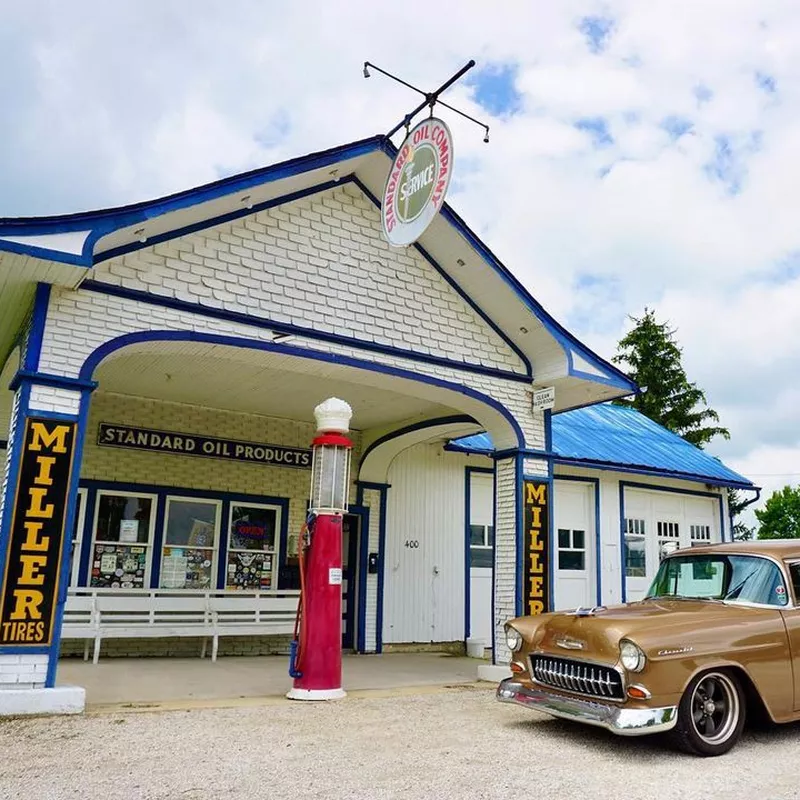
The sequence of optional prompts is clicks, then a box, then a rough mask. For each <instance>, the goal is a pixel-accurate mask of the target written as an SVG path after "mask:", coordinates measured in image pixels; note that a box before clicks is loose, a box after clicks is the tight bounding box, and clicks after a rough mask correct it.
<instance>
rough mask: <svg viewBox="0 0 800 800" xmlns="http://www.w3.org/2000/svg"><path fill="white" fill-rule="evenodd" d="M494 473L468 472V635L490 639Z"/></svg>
mask: <svg viewBox="0 0 800 800" xmlns="http://www.w3.org/2000/svg"><path fill="white" fill-rule="evenodd" d="M493 515H494V476H493V475H490V474H486V473H484V472H472V473H470V493H469V521H468V524H469V544H470V546H469V563H470V567H469V619H470V625H469V635H470V638H472V639H483V641H484V644H485V645H486V647H490V646H491V643H492V571H493V556H494V547H493V544H494V516H493Z"/></svg>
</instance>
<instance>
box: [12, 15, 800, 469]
mask: <svg viewBox="0 0 800 800" xmlns="http://www.w3.org/2000/svg"><path fill="white" fill-rule="evenodd" d="M453 8H454V7H453V5H452V4H439V5H436V4H430V3H428V2H424V1H423V0H409V2H407V3H405V4H404V5H403V6H402V7H398V6H396V5H390V4H375V3H364V2H361V1H360V0H359V1H357V2H356V1H355V0H353V1H352V2H347V3H325V2H322V0H318V1H317V2H297V3H292V4H275V3H269V4H264V3H260V2H257V0H232V1H231V2H229V3H225V4H219V3H215V2H211V0H198V2H195V3H192V4H187V3H184V2H179V0H162V2H160V3H158V4H156V5H153V4H142V3H133V2H129V3H101V2H99V0H76V2H74V3H70V4H57V3H52V2H44V0H42V1H41V2H31V3H28V4H18V5H16V6H14V7H13V8H10V9H8V10H7V12H6V16H5V19H4V26H3V29H2V30H0V47H2V48H3V51H4V56H5V59H6V61H7V69H6V72H7V74H15V75H16V76H17V78H16V79H15V81H13V82H6V83H5V84H3V87H2V88H0V101H1V102H2V103H3V108H4V115H3V118H2V119H0V140H1V141H2V145H3V146H2V148H0V174H3V176H4V181H3V186H2V188H0V213H4V214H9V215H16V214H28V213H57V212H64V211H72V210H79V209H82V208H86V207H90V206H92V207H98V206H105V205H111V204H116V203H121V202H132V201H136V200H141V199H145V198H147V197H153V196H157V195H159V194H163V193H166V192H170V191H176V190H179V189H183V188H186V187H187V186H189V185H194V184H199V183H203V182H205V181H208V180H210V179H213V178H215V177H217V176H218V175H220V174H229V173H232V172H236V171H240V170H245V169H249V168H252V167H254V166H257V165H260V164H267V163H271V162H273V161H276V160H279V159H282V158H287V157H289V156H292V155H299V154H303V153H306V152H310V151H312V150H318V149H322V148H325V147H330V146H333V145H336V144H341V143H343V142H346V141H351V140H353V139H356V138H360V137H363V136H368V135H372V134H375V133H379V132H383V131H385V130H387V129H388V128H390V127H391V126H392V125H393V124H394V123H395V122H396V121H398V120H399V119H400V118H401V117H402V115H403V113H405V111H406V110H408V109H410V108H411V107H412V106H413V105H414V104H415V103H416V102H417V97H416V96H415V95H414V94H413V93H411V92H409V91H407V90H405V89H403V88H401V87H398V86H397V85H395V84H393V83H392V82H390V81H388V80H387V79H385V78H383V77H381V76H379V75H377V74H376V75H374V77H373V78H371V79H370V80H368V81H365V80H364V79H363V78H362V77H361V63H362V62H363V61H364V60H366V59H369V60H372V61H375V62H376V63H378V64H379V65H381V66H383V67H385V68H387V69H389V70H392V71H397V72H399V73H400V74H402V76H403V77H404V78H406V79H407V80H409V81H411V82H412V83H416V84H418V85H420V86H422V87H424V88H432V87H433V86H435V85H436V84H437V83H438V82H439V81H441V80H442V79H443V78H445V77H446V76H447V75H449V74H450V73H451V72H452V71H453V70H454V69H456V68H457V67H458V66H460V65H461V64H462V63H464V62H465V61H466V60H467V59H468V58H470V57H475V58H476V59H477V60H478V62H479V64H488V63H492V62H494V63H510V64H513V65H516V67H517V71H518V82H517V88H518V90H519V92H520V93H521V100H522V103H521V108H522V110H521V112H520V113H518V114H516V115H514V116H511V117H508V118H503V119H499V118H498V119H490V118H489V115H488V114H487V112H485V111H484V110H483V109H481V108H479V107H477V106H476V105H475V103H474V102H473V101H472V99H471V93H470V89H469V88H468V87H467V86H466V85H465V84H463V83H462V84H461V85H459V86H457V87H455V88H454V89H453V90H452V92H451V93H450V97H449V99H450V100H451V101H452V102H454V103H456V104H459V105H462V106H463V107H464V109H465V110H466V111H468V112H469V113H471V114H473V115H474V116H478V117H479V118H482V119H487V121H488V122H489V123H490V125H491V128H492V143H491V144H490V145H488V146H486V145H484V144H483V143H482V141H481V139H482V134H481V132H480V130H479V129H478V128H475V127H474V126H472V125H471V124H470V123H468V122H465V121H463V120H461V119H459V118H457V117H452V118H451V116H448V119H451V122H452V128H453V131H454V134H455V137H456V147H457V150H456V172H457V178H458V191H457V192H455V193H454V194H453V197H452V198H451V199H452V202H453V204H454V205H455V206H456V208H457V209H458V210H459V212H460V213H461V214H462V215H463V216H464V217H465V218H466V219H467V221H468V222H469V223H470V225H471V226H472V227H473V228H474V229H476V230H477V231H479V232H480V234H481V235H482V236H483V237H484V238H485V239H486V241H487V243H488V244H489V246H490V247H491V248H492V249H493V250H494V251H495V252H496V253H497V254H498V255H499V256H500V257H501V259H502V260H503V261H504V262H505V263H506V264H507V265H508V266H509V267H510V268H511V269H512V270H513V271H514V272H515V273H516V274H517V275H518V276H519V277H520V279H521V280H522V281H523V282H524V283H525V284H526V285H527V286H528V287H529V288H530V289H531V291H532V292H533V293H534V295H535V296H536V297H537V298H538V299H539V300H540V301H541V302H542V303H543V304H544V305H545V307H547V308H548V309H549V310H551V311H552V312H554V313H555V314H556V316H557V317H558V318H559V319H561V320H562V321H564V322H565V323H568V324H570V325H572V326H573V328H574V329H575V332H576V333H578V334H579V335H581V336H583V337H584V338H585V339H586V340H587V342H588V343H589V344H590V345H591V346H593V347H595V348H596V349H597V350H599V351H600V352H601V353H603V354H605V355H606V356H610V355H611V354H612V352H613V348H614V344H615V342H616V340H617V339H618V338H619V337H620V335H621V334H622V333H623V331H624V329H625V326H626V324H627V323H626V320H625V316H626V314H627V313H640V312H641V310H642V309H643V307H644V306H645V304H647V305H650V306H653V307H655V308H656V309H657V310H658V312H659V314H660V315H662V316H665V317H668V318H669V319H670V320H671V321H672V323H673V324H674V325H676V326H677V327H678V329H679V332H678V336H679V339H680V342H681V343H682V345H683V346H684V350H685V361H686V366H687V369H688V372H689V376H690V378H691V379H693V380H696V381H697V382H698V383H699V384H700V385H701V386H702V387H703V388H705V389H706V390H707V391H708V394H709V401H710V402H711V404H712V405H713V406H714V407H716V408H717V409H718V410H719V411H720V412H721V413H722V415H723V419H722V422H723V424H726V425H728V427H730V428H731V432H732V435H733V439H732V441H731V442H729V443H724V442H719V443H715V445H714V446H713V447H712V450H713V451H715V452H718V453H719V454H721V455H723V456H724V457H726V458H727V459H728V460H729V461H730V463H731V465H732V466H733V467H735V468H737V469H739V470H741V471H743V472H744V473H745V474H752V475H753V478H754V479H755V480H756V481H757V482H761V483H764V484H765V485H766V481H765V480H762V479H761V478H760V477H759V476H760V475H765V476H766V475H771V474H772V473H775V472H781V471H783V472H792V471H794V470H797V471H800V467H796V466H795V464H800V435H798V434H797V433H796V431H800V404H799V403H798V402H797V400H798V399H799V398H798V396H797V394H798V393H797V390H796V389H795V384H796V382H795V380H794V374H795V373H796V371H797V368H798V367H800V344H798V342H800V317H798V315H797V314H796V312H795V309H796V308H797V307H798V305H800V281H798V280H797V279H795V278H793V277H792V276H791V274H790V275H788V276H787V277H786V279H784V280H783V282H782V283H778V282H776V281H777V280H779V279H780V274H781V273H780V268H779V266H778V265H779V264H780V263H781V262H782V261H784V260H785V259H786V258H787V257H789V256H790V255H791V254H792V253H795V252H799V251H800V226H798V224H797V220H796V212H795V206H796V202H795V196H796V192H797V186H798V185H800V159H798V158H797V153H796V150H797V142H798V140H800V61H799V60H798V59H797V58H796V53H797V49H798V45H799V44H800V6H798V5H797V3H795V2H794V0H769V1H766V2H760V3H753V2H751V1H750V0H748V1H747V2H745V0H728V1H727V2H723V0H704V2H701V3H698V2H695V1H693V0H648V2H646V3H644V2H641V0H604V1H603V2H600V1H599V0H598V2H594V0H587V1H586V2H582V1H581V0H568V1H567V2H559V3H543V2H537V3H530V2H524V1H523V0H517V2H510V3H505V4H502V5H496V6H493V7H492V8H491V10H489V9H488V7H487V6H486V4H485V3H478V2H477V0H468V1H467V2H463V3H460V4H458V13H454V11H453ZM586 15H599V16H603V17H607V18H610V19H613V20H614V25H613V30H612V33H611V35H610V36H609V37H608V38H607V41H606V48H605V49H604V50H603V51H602V52H601V53H599V54H593V53H592V52H590V49H589V48H588V47H587V43H586V40H585V39H584V37H583V35H582V34H581V33H580V32H579V30H578V27H577V24H578V22H579V20H580V19H581V18H582V17H584V16H586ZM757 74H761V75H762V76H769V78H770V80H771V81H774V84H775V86H776V89H777V90H776V92H774V93H770V92H768V91H765V90H764V88H763V86H762V87H760V86H759V85H758V81H757V79H756V75H757ZM698 87H704V88H703V89H702V90H699V89H698ZM587 117H589V118H590V117H598V118H602V119H603V120H605V124H606V126H607V129H608V131H609V133H610V135H611V137H613V142H612V143H610V144H609V145H608V146H606V147H602V148H595V147H594V146H593V144H592V138H591V136H590V135H589V134H587V133H586V132H582V131H579V130H577V129H576V128H575V127H574V123H575V122H576V121H577V120H579V119H584V118H587ZM670 117H673V118H678V119H682V120H685V121H687V122H688V123H690V124H691V129H690V131H689V132H687V133H685V134H684V135H682V136H681V137H680V138H678V139H677V140H674V139H673V138H672V137H671V136H670V135H669V134H668V132H667V131H666V130H665V129H664V127H663V122H664V120H665V119H667V118H670ZM725 142H727V143H729V144H728V147H729V148H730V151H731V155H730V156H729V157H727V158H728V161H727V162H726V163H725V164H723V167H724V169H721V173H722V175H723V177H724V180H714V179H712V178H711V177H710V174H709V172H708V170H707V167H708V165H710V164H712V163H713V162H714V159H715V158H717V157H718V156H719V153H720V151H721V150H724V147H725V145H724V143H725ZM723 155H724V154H723ZM459 159H461V160H462V161H461V163H469V164H470V169H469V171H466V170H465V171H463V172H462V173H461V174H458V163H459ZM602 175H604V177H601V176H602ZM737 183H738V188H739V191H738V193H736V194H733V193H731V188H732V187H733V186H734V185H736V184H737ZM587 276H590V277H592V278H593V281H587V280H586V279H587ZM778 482H780V481H778ZM770 485H771V484H770Z"/></svg>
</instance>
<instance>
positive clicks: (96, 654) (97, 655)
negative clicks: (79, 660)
mask: <svg viewBox="0 0 800 800" xmlns="http://www.w3.org/2000/svg"><path fill="white" fill-rule="evenodd" d="M98 661H100V637H99V636H98V637H97V638H96V639H95V640H94V658H93V659H92V664H96V663H97V662H98Z"/></svg>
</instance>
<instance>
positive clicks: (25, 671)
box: [0, 655, 48, 691]
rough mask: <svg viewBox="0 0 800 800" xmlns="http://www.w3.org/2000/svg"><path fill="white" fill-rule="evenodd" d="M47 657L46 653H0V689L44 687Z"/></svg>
mask: <svg viewBox="0 0 800 800" xmlns="http://www.w3.org/2000/svg"><path fill="white" fill-rule="evenodd" d="M47 658H48V657H47V656H46V655H35V656H25V655H0V691H2V690H3V689H41V688H43V687H44V684H45V680H46V679H47Z"/></svg>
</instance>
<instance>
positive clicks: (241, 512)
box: [228, 505, 277, 553]
mask: <svg viewBox="0 0 800 800" xmlns="http://www.w3.org/2000/svg"><path fill="white" fill-rule="evenodd" d="M276 519H277V513H276V511H275V509H274V508H258V507H256V506H245V505H241V506H240V505H232V506H231V529H230V543H229V545H228V547H229V548H230V549H231V550H257V551H261V552H269V553H272V552H274V551H275V521H276Z"/></svg>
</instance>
